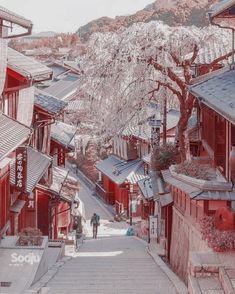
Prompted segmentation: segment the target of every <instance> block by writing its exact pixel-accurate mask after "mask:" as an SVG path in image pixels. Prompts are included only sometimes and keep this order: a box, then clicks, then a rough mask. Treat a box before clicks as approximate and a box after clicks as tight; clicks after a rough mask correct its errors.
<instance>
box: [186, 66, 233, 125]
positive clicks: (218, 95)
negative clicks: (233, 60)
mask: <svg viewBox="0 0 235 294" xmlns="http://www.w3.org/2000/svg"><path fill="white" fill-rule="evenodd" d="M189 91H190V92H191V93H192V94H193V95H195V96H196V97H198V98H199V99H200V100H201V101H202V102H203V103H204V104H206V105H207V106H208V107H210V108H212V109H214V110H215V111H216V112H217V113H219V114H220V115H222V116H223V117H224V118H225V119H227V120H229V121H231V123H233V124H235V99H234V93H235V70H234V69H232V70H229V71H226V72H223V73H220V74H218V75H216V76H213V77H211V78H209V79H207V80H204V81H202V82H201V83H199V84H196V85H193V86H190V87H189Z"/></svg>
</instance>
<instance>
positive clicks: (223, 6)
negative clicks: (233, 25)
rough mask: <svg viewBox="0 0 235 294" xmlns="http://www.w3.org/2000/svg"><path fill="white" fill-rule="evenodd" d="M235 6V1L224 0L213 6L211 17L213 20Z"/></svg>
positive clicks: (210, 12)
mask: <svg viewBox="0 0 235 294" xmlns="http://www.w3.org/2000/svg"><path fill="white" fill-rule="evenodd" d="M234 5H235V0H222V1H219V2H218V3H216V4H214V5H212V6H211V9H210V11H209V13H208V14H209V17H210V18H213V17H215V16H217V15H218V14H221V13H223V12H224V11H226V10H227V9H229V8H230V7H232V6H234Z"/></svg>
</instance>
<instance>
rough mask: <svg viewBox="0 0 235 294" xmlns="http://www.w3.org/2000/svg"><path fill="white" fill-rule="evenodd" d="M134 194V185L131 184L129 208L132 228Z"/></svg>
mask: <svg viewBox="0 0 235 294" xmlns="http://www.w3.org/2000/svg"><path fill="white" fill-rule="evenodd" d="M133 192H134V185H133V184H130V186H129V208H130V212H129V214H130V226H132V194H133Z"/></svg>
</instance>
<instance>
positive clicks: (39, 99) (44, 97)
mask: <svg viewBox="0 0 235 294" xmlns="http://www.w3.org/2000/svg"><path fill="white" fill-rule="evenodd" d="M34 103H35V105H37V106H38V107H40V108H42V109H43V110H46V111H47V112H49V113H51V114H58V113H60V112H61V111H62V110H63V109H64V108H65V107H66V106H67V103H66V102H64V101H62V100H60V99H58V98H56V97H54V96H52V95H50V94H47V93H45V92H44V91H41V90H38V89H36V91H35V99H34Z"/></svg>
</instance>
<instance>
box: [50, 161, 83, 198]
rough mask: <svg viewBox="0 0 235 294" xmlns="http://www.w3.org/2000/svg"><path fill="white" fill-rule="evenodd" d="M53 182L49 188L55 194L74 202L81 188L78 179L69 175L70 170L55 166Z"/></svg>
mask: <svg viewBox="0 0 235 294" xmlns="http://www.w3.org/2000/svg"><path fill="white" fill-rule="evenodd" d="M52 171H53V182H52V185H51V187H50V188H48V189H49V190H50V191H51V192H52V193H53V194H54V195H55V196H57V197H59V199H61V200H64V201H66V202H69V203H72V202H73V201H74V200H75V198H76V195H77V192H78V190H79V185H78V181H77V179H76V178H75V177H73V176H70V175H69V170H67V169H65V168H62V167H59V166H53V170H52Z"/></svg>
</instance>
